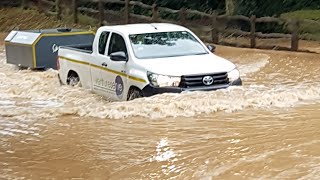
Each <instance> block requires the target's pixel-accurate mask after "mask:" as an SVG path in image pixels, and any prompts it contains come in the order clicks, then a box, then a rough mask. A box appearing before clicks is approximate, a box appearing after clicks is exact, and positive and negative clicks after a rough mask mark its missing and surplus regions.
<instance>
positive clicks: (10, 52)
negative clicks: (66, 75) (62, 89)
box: [5, 28, 95, 69]
mask: <svg viewBox="0 0 320 180" xmlns="http://www.w3.org/2000/svg"><path fill="white" fill-rule="evenodd" d="M94 35H95V33H94V32H92V31H83V30H79V29H68V28H60V29H40V30H26V31H11V32H10V33H9V35H8V36H7V37H6V38H5V48H6V56H7V63H9V64H14V65H17V66H18V67H20V68H31V69H48V68H52V69H56V68H57V65H56V59H57V55H58V50H59V46H68V45H88V44H89V45H91V44H92V43H93V40H94Z"/></svg>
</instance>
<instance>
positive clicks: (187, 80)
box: [179, 72, 229, 88]
mask: <svg viewBox="0 0 320 180" xmlns="http://www.w3.org/2000/svg"><path fill="white" fill-rule="evenodd" d="M206 76H211V77H212V78H213V83H212V84H211V85H205V84H204V82H203V78H204V77H206ZM225 84H229V79H228V73H227V72H222V73H213V74H199V75H184V76H181V82H180V85H179V87H181V88H196V87H210V86H215V85H225Z"/></svg>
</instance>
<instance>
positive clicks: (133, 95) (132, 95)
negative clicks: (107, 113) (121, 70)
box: [127, 88, 143, 101]
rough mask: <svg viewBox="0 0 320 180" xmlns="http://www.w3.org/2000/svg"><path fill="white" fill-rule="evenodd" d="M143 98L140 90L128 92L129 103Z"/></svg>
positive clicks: (134, 89) (135, 89)
mask: <svg viewBox="0 0 320 180" xmlns="http://www.w3.org/2000/svg"><path fill="white" fill-rule="evenodd" d="M141 97H143V95H142V92H141V91H140V90H139V89H138V88H130V90H129V92H128V98H127V100H128V101H131V100H134V99H137V98H141Z"/></svg>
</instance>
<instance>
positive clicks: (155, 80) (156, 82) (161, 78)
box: [147, 72, 181, 87]
mask: <svg viewBox="0 0 320 180" xmlns="http://www.w3.org/2000/svg"><path fill="white" fill-rule="evenodd" d="M147 76H148V79H149V81H150V83H151V84H152V85H153V86H156V87H170V86H171V87H172V86H174V87H177V86H179V84H180V81H181V77H176V76H165V75H160V74H154V73H151V72H148V74H147Z"/></svg>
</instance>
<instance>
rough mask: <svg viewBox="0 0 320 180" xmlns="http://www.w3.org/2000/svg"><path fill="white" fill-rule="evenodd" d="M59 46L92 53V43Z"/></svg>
mask: <svg viewBox="0 0 320 180" xmlns="http://www.w3.org/2000/svg"><path fill="white" fill-rule="evenodd" d="M60 48H64V49H70V50H73V51H79V52H83V53H88V54H92V44H77V45H69V46H61V47H60Z"/></svg>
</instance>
